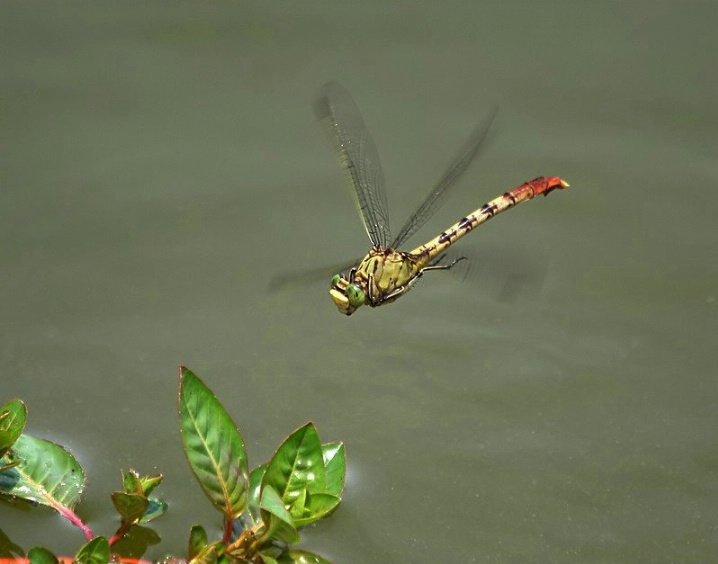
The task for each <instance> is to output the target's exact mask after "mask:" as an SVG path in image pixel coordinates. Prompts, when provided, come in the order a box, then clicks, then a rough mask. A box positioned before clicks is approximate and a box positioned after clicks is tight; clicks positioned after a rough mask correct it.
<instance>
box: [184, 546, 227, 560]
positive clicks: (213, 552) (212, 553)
mask: <svg viewBox="0 0 718 564" xmlns="http://www.w3.org/2000/svg"><path fill="white" fill-rule="evenodd" d="M224 548H225V547H224V544H223V543H221V542H219V541H218V542H215V543H212V544H210V545H209V546H205V547H204V548H203V549H202V550H200V552H199V554H197V556H195V557H194V558H192V560H190V564H215V563H216V562H217V560H218V559H219V557H220V556H221V555H222V553H223V552H224Z"/></svg>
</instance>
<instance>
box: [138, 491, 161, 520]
mask: <svg viewBox="0 0 718 564" xmlns="http://www.w3.org/2000/svg"><path fill="white" fill-rule="evenodd" d="M147 500H148V501H149V502H150V503H149V506H148V507H147V511H145V514H144V515H143V516H142V518H141V519H140V520H139V523H143V524H144V523H149V522H150V521H152V520H153V519H157V517H160V516H161V515H164V514H165V511H167V503H166V502H164V501H162V500H161V499H157V498H156V497H148V498H147Z"/></svg>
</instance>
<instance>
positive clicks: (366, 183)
mask: <svg viewBox="0 0 718 564" xmlns="http://www.w3.org/2000/svg"><path fill="white" fill-rule="evenodd" d="M314 111H315V113H316V115H317V118H318V119H319V120H320V121H321V122H323V123H324V124H325V125H326V126H327V127H328V129H329V131H330V136H329V137H330V139H331V141H332V143H333V144H334V146H335V149H336V151H337V153H338V155H339V159H340V161H341V164H342V166H343V167H344V168H345V169H346V173H347V176H348V177H349V180H350V181H351V184H352V188H353V194H354V196H355V198H356V204H357V207H358V209H359V214H360V216H361V218H362V221H363V222H364V228H365V229H366V232H367V235H369V239H371V242H372V243H373V244H374V245H378V246H380V247H383V248H385V247H387V245H388V243H389V241H390V240H391V234H390V230H389V206H388V205H387V200H386V190H385V188H384V173H383V172H382V169H381V163H380V162H379V154H378V153H377V150H376V146H375V145H374V141H373V140H372V138H371V135H369V131H368V130H367V128H366V125H364V120H363V119H362V117H361V113H360V112H359V108H357V105H356V103H355V102H354V100H353V99H352V97H351V95H350V94H349V92H347V90H346V89H345V88H344V87H343V86H341V85H340V84H337V83H336V82H330V83H329V84H327V85H325V86H324V88H323V89H322V91H321V92H320V93H319V96H318V97H317V99H316V102H315V104H314Z"/></svg>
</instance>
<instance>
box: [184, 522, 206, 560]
mask: <svg viewBox="0 0 718 564" xmlns="http://www.w3.org/2000/svg"><path fill="white" fill-rule="evenodd" d="M207 542H208V541H207V531H205V530H204V527H202V525H194V526H193V527H192V529H190V532H189V551H188V553H189V557H190V558H194V557H195V556H197V555H198V554H199V553H200V552H201V551H202V549H204V547H205V546H207Z"/></svg>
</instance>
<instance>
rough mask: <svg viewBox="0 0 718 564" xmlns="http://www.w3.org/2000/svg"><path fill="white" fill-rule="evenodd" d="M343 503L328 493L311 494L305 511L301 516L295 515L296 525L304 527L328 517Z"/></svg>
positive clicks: (308, 495) (308, 496) (305, 505)
mask: <svg viewBox="0 0 718 564" xmlns="http://www.w3.org/2000/svg"><path fill="white" fill-rule="evenodd" d="M340 502H341V499H339V498H338V497H336V496H334V495H331V494H328V493H310V494H307V499H306V502H305V504H304V511H303V512H302V514H301V515H294V513H292V517H294V524H295V525H296V526H297V527H303V526H305V525H309V524H310V523H314V521H318V520H319V519H321V518H323V517H326V516H327V515H329V514H330V513H331V512H332V511H334V510H335V509H336V507H337V505H339V503H340Z"/></svg>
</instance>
